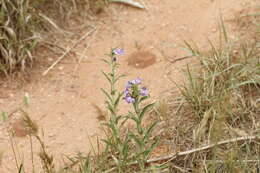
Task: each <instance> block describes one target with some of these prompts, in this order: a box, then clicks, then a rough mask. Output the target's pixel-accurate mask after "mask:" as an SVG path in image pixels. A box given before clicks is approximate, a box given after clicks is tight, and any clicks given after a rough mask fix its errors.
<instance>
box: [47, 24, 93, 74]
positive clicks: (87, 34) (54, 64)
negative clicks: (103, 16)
mask: <svg viewBox="0 0 260 173" xmlns="http://www.w3.org/2000/svg"><path fill="white" fill-rule="evenodd" d="M95 30H96V28H95V27H94V29H92V30H91V31H89V32H87V33H86V34H84V35H83V36H82V37H81V38H80V39H78V40H77V41H76V42H75V43H74V44H73V45H72V46H71V47H70V48H69V49H67V50H66V51H65V52H64V53H63V54H62V55H61V56H60V57H59V58H58V59H57V60H56V61H55V62H54V63H53V64H52V65H51V66H50V67H49V68H48V69H47V70H45V71H44V72H43V73H42V75H43V76H45V75H46V74H47V73H48V72H49V71H50V70H51V69H53V67H55V66H56V65H57V64H58V63H59V62H60V61H61V60H62V59H63V58H64V57H65V56H66V55H67V54H68V53H70V51H71V50H72V49H73V48H74V47H76V46H77V44H79V43H80V42H81V41H82V40H84V39H85V38H87V37H88V36H89V35H91V34H92V33H93V32H94V31H95Z"/></svg>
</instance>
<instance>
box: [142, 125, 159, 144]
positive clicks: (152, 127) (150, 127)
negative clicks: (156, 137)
mask: <svg viewBox="0 0 260 173" xmlns="http://www.w3.org/2000/svg"><path fill="white" fill-rule="evenodd" d="M156 125H157V122H154V123H152V124H151V125H150V126H149V128H148V129H147V130H146V132H145V135H144V140H148V138H149V137H150V135H151V133H152V131H153V129H154V127H155V126H156Z"/></svg>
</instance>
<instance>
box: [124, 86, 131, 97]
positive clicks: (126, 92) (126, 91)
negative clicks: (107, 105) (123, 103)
mask: <svg viewBox="0 0 260 173" xmlns="http://www.w3.org/2000/svg"><path fill="white" fill-rule="evenodd" d="M124 94H125V95H126V96H127V95H128V94H130V91H129V89H128V88H126V89H125V91H124Z"/></svg>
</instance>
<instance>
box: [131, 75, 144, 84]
mask: <svg viewBox="0 0 260 173" xmlns="http://www.w3.org/2000/svg"><path fill="white" fill-rule="evenodd" d="M131 83H132V84H134V85H139V84H141V83H142V79H141V78H139V77H138V78H136V79H134V80H132V81H131Z"/></svg>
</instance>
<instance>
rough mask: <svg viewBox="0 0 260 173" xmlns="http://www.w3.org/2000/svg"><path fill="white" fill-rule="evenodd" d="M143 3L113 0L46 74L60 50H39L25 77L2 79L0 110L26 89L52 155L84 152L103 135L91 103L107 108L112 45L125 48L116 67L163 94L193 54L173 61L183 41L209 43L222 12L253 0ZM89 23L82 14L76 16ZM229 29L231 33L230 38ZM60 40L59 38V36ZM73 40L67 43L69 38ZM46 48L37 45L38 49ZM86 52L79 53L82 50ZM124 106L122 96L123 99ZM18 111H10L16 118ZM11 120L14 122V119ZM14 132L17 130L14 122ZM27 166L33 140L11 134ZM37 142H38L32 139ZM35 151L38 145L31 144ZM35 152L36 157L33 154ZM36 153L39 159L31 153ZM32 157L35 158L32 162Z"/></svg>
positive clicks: (0, 133)
mask: <svg viewBox="0 0 260 173" xmlns="http://www.w3.org/2000/svg"><path fill="white" fill-rule="evenodd" d="M140 2H143V3H144V4H145V6H146V10H139V9H135V8H132V7H130V6H125V5H122V4H121V5H120V4H111V5H110V7H109V8H108V9H106V11H105V12H104V13H102V14H99V17H97V18H98V20H97V21H90V23H91V25H92V27H87V28H86V29H85V30H80V32H79V34H82V35H84V34H85V33H86V32H89V31H91V30H92V29H93V27H94V28H95V30H93V33H92V34H91V35H89V36H88V37H86V39H84V40H83V41H82V42H80V43H79V44H78V45H77V46H76V48H75V49H73V52H77V53H75V54H74V55H73V56H72V55H70V56H67V57H65V58H64V59H63V60H62V61H61V62H60V63H59V64H58V65H57V66H55V67H54V68H53V69H52V70H51V71H49V72H48V73H47V74H46V75H45V76H42V75H41V74H42V73H43V72H44V71H45V70H46V69H47V68H48V65H50V64H52V63H54V61H55V60H56V59H57V57H59V55H56V54H55V53H53V54H52V56H49V54H48V56H46V57H44V58H45V60H44V62H46V63H45V64H44V63H40V65H36V68H34V69H33V75H31V76H30V77H29V78H23V77H22V79H23V80H21V79H20V78H19V79H17V78H15V79H6V78H5V79H1V80H5V81H1V83H0V84H1V85H0V110H4V111H6V112H12V111H13V110H15V108H17V107H18V106H20V105H21V103H22V100H23V96H24V95H25V93H28V94H29V96H30V106H29V108H25V109H26V110H27V111H28V112H29V114H30V116H31V118H32V119H33V120H35V121H36V122H37V124H38V125H39V126H40V127H41V128H42V129H44V134H45V136H44V140H45V143H46V145H47V147H48V150H49V151H50V152H51V153H52V154H53V155H54V157H55V159H57V160H58V161H59V163H62V157H63V156H64V155H69V156H72V155H73V154H75V153H76V152H78V151H81V152H89V151H90V150H91V148H92V147H91V143H90V141H92V143H93V145H94V146H95V140H96V138H97V137H99V138H101V137H102V131H101V129H100V122H99V120H98V118H97V117H98V114H97V111H96V109H95V107H94V106H93V104H95V105H98V106H99V107H100V108H101V109H104V108H105V105H104V95H103V94H102V93H101V91H100V88H107V87H108V86H109V85H108V83H107V81H105V79H104V77H103V76H102V73H101V71H100V70H101V69H103V70H107V67H106V66H105V64H104V63H103V62H102V61H100V59H102V58H105V55H104V54H105V53H107V52H109V51H110V49H111V48H112V47H122V48H124V49H125V55H123V56H120V57H118V62H119V63H120V64H121V67H120V73H125V74H127V75H128V76H127V78H125V79H124V80H122V81H121V82H120V84H119V88H120V89H123V87H124V86H125V82H126V81H127V80H131V79H133V78H136V77H140V78H142V79H143V80H144V84H145V85H146V86H147V88H148V89H149V91H150V93H151V96H152V99H156V100H157V99H160V98H161V97H163V96H164V95H165V94H167V91H169V90H171V89H172V88H173V87H174V83H173V82H172V80H174V81H175V82H182V81H183V75H182V72H181V68H182V67H183V65H184V64H186V63H187V62H193V60H192V59H185V60H183V61H176V60H177V59H179V58H182V57H185V56H188V55H190V53H189V52H188V51H187V50H186V49H184V47H183V40H193V41H194V42H196V43H198V45H200V47H202V48H203V47H207V45H208V44H207V40H208V39H211V40H214V39H216V38H217V37H218V31H219V29H218V23H219V16H220V14H222V17H223V18H224V20H225V21H228V20H230V19H233V18H234V17H235V15H236V14H237V13H240V12H242V10H243V9H245V7H247V6H250V3H251V2H252V1H250V0H199V1H191V0H150V1H148V0H143V1H140ZM80 22H86V21H80ZM232 34H233V33H232V32H230V33H229V35H230V36H231V37H232V36H234V35H232ZM62 42H63V40H60V43H62ZM68 46H70V45H68ZM44 51H49V52H50V50H48V49H42V52H37V54H41V53H43V52H44ZM82 55H83V56H82ZM121 106H122V107H123V109H124V108H125V107H126V106H127V104H126V103H123V102H122V104H121ZM18 116H19V115H14V117H12V118H13V119H14V120H15V119H18V118H19V117H18ZM14 122H15V121H14ZM6 126H7V124H6V123H3V122H1V123H0V151H4V157H3V161H2V165H0V173H14V172H16V171H15V169H16V168H15V159H14V157H13V154H12V150H11V145H10V141H9V140H8V134H7V132H6V130H5V129H6ZM17 128H18V131H19V127H17ZM15 143H16V145H17V146H18V148H19V153H20V157H21V159H22V160H23V159H24V160H25V163H28V164H27V165H25V169H26V170H30V169H31V164H30V152H29V151H30V143H29V140H28V138H27V137H24V138H15ZM34 143H35V141H34ZM34 150H35V152H36V153H37V152H38V151H39V147H38V145H35V147H34ZM35 157H36V156H35ZM36 160H37V159H36ZM36 162H37V161H36Z"/></svg>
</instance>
